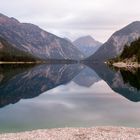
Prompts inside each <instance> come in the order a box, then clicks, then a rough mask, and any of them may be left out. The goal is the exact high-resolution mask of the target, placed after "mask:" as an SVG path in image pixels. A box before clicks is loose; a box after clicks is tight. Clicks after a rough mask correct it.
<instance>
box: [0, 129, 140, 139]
mask: <svg viewBox="0 0 140 140" xmlns="http://www.w3.org/2000/svg"><path fill="white" fill-rule="evenodd" d="M105 139H106V140H120V139H123V140H129V139H131V140H134V139H140V128H128V127H93V128H54V129H42V130H41V129H39V130H33V131H26V132H19V133H5V134H0V140H105Z"/></svg>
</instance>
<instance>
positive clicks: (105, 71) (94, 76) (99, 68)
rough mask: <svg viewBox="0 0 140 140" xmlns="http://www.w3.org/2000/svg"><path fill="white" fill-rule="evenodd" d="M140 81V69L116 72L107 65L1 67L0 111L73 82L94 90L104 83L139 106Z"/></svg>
mask: <svg viewBox="0 0 140 140" xmlns="http://www.w3.org/2000/svg"><path fill="white" fill-rule="evenodd" d="M139 77H140V70H139V69H136V70H133V71H130V70H129V71H128V70H123V69H120V70H119V69H117V70H112V69H110V68H109V67H108V66H106V65H104V64H96V65H94V64H92V65H91V64H90V65H88V66H86V65H80V64H54V65H45V64H44V65H37V66H35V65H32V66H31V65H22V66H19V65H17V66H16V65H0V107H4V106H5V105H8V104H11V103H12V104H14V103H16V102H18V101H19V100H20V99H28V98H34V97H36V96H39V95H40V94H41V93H43V92H45V91H48V90H50V89H52V88H55V87H57V86H59V85H63V84H67V83H68V82H70V81H72V80H73V81H74V82H75V83H76V84H78V85H80V86H85V87H90V86H91V85H93V84H94V83H96V82H98V81H100V80H101V79H102V80H104V81H105V82H106V83H107V84H108V85H109V86H110V88H111V89H112V90H113V91H115V92H116V93H118V94H121V95H122V96H124V97H126V98H127V99H128V100H131V101H134V102H138V101H140V78H139ZM105 92H106V91H105Z"/></svg>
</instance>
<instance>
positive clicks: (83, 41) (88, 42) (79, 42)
mask: <svg viewBox="0 0 140 140" xmlns="http://www.w3.org/2000/svg"><path fill="white" fill-rule="evenodd" d="M73 44H74V45H75V46H76V47H77V48H78V49H79V50H80V51H81V52H82V53H83V54H84V55H85V57H89V56H90V55H92V54H94V53H95V52H96V51H97V50H98V49H99V48H100V46H101V45H102V43H100V42H99V41H96V40H95V39H93V38H92V37H91V36H84V37H80V38H78V39H76V40H75V41H74V42H73Z"/></svg>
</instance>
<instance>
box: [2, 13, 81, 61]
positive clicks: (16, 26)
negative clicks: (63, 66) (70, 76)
mask: <svg viewBox="0 0 140 140" xmlns="http://www.w3.org/2000/svg"><path fill="white" fill-rule="evenodd" d="M0 36H1V37H3V38H4V39H6V40H7V41H8V42H9V43H11V44H12V45H13V46H14V47H15V48H18V49H20V50H23V51H25V52H29V53H31V54H33V55H35V56H37V57H40V58H43V59H44V58H45V59H75V60H79V59H81V58H82V57H83V55H82V53H81V52H80V51H79V50H78V49H77V48H76V47H75V46H73V44H72V43H70V42H69V41H67V40H65V39H62V38H59V37H57V36H55V35H53V34H51V33H48V32H46V31H44V30H42V29H41V28H39V27H38V26H36V25H33V24H29V23H20V22H19V21H17V20H16V19H14V18H9V17H7V16H5V15H2V14H0Z"/></svg>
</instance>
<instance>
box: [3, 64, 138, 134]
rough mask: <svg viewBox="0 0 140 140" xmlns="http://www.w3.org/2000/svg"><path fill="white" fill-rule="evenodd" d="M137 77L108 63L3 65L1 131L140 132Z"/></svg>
mask: <svg viewBox="0 0 140 140" xmlns="http://www.w3.org/2000/svg"><path fill="white" fill-rule="evenodd" d="M139 74H140V70H129V71H128V70H122V69H114V68H109V67H108V66H106V65H104V64H102V65H101V64H96V65H94V64H88V65H80V64H71V65H68V64H55V65H45V64H44V65H32V66H31V65H25V66H23V65H22V67H21V66H16V65H12V66H10V65H0V107H1V108H0V124H1V125H0V132H2V131H8V132H11V131H23V130H24V131H25V130H31V129H39V128H54V127H66V126H68V127H78V126H79V127H89V126H97V125H109V126H110V125H115V126H129V127H140V123H139V122H140V118H139V115H140V110H139V108H140V104H139V103H135V102H138V101H140V90H139V89H140V86H139V85H140V83H139ZM120 95H121V96H120ZM123 96H124V97H125V98H124V97H123ZM127 99H128V100H127ZM129 100H130V101H129ZM131 101H133V102H131ZM136 114H137V115H136Z"/></svg>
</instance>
